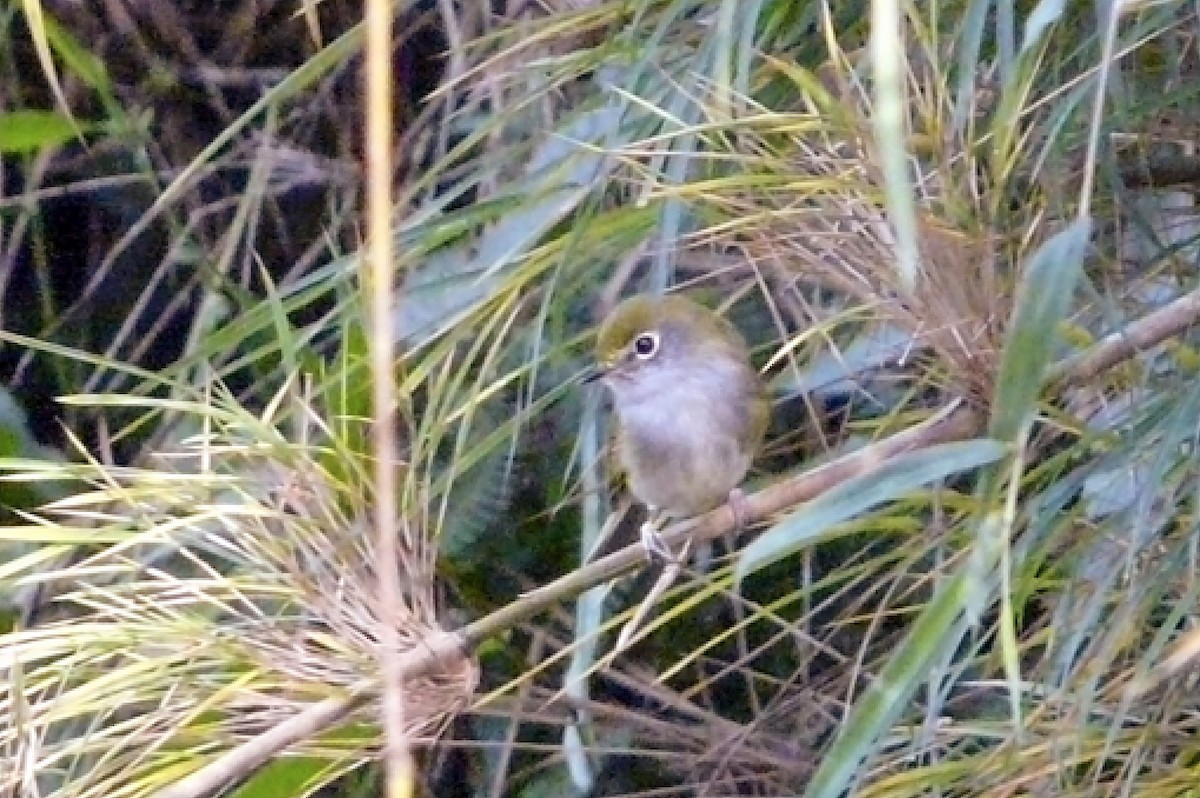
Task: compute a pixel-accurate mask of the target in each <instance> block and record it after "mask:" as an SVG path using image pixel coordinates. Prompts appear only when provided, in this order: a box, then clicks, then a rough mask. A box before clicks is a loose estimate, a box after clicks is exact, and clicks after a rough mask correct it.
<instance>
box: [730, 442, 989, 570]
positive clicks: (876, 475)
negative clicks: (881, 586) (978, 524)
mask: <svg viewBox="0 0 1200 798" xmlns="http://www.w3.org/2000/svg"><path fill="white" fill-rule="evenodd" d="M1006 451H1007V447H1006V446H1005V445H1004V444H1002V443H999V442H997V441H992V440H986V439H977V440H971V441H961V442H957V443H946V444H941V445H939V446H931V447H930V448H928V449H922V450H920V451H916V452H910V453H907V454H902V455H900V456H898V457H896V458H894V459H892V460H890V461H888V462H887V463H885V464H884V465H883V466H882V467H880V468H879V469H877V470H875V471H873V472H871V473H869V474H864V475H862V476H860V477H856V478H854V479H851V480H849V481H847V482H844V483H842V484H841V485H839V486H838V487H836V488H834V489H833V490H830V491H828V492H827V493H825V494H823V495H822V496H820V497H819V498H817V499H814V500H813V501H811V502H808V503H807V504H805V505H803V506H802V507H801V508H800V509H799V510H798V511H796V512H795V513H793V514H792V515H790V516H788V517H787V518H785V519H784V520H783V521H781V522H780V523H778V524H776V525H775V526H774V527H772V528H771V529H769V530H767V532H766V533H765V534H763V535H762V536H761V537H759V538H758V539H757V540H755V541H754V542H753V543H751V544H750V545H749V546H747V547H746V549H745V550H744V551H743V552H742V554H741V556H740V557H739V558H738V564H737V570H736V572H735V578H736V579H738V580H740V579H743V578H744V577H746V576H747V575H748V574H751V573H753V572H755V571H757V570H759V569H760V568H763V567H765V566H767V565H770V564H771V563H774V562H777V561H778V560H780V559H782V558H784V557H787V556H788V555H790V554H793V553H794V552H797V551H799V550H801V549H803V548H805V547H807V546H810V545H812V544H813V543H814V542H815V541H817V540H819V539H820V538H821V536H822V535H824V534H825V533H826V532H827V531H828V530H829V529H830V528H831V527H833V526H834V525H836V524H839V523H841V522H843V521H845V520H847V519H850V518H853V517H854V516H856V515H860V514H862V513H865V512H867V511H868V510H871V509H873V508H874V507H877V506H878V505H880V504H883V503H884V502H888V501H893V500H895V499H898V498H902V497H904V496H906V495H908V494H910V493H912V492H913V491H914V490H916V489H918V488H920V487H922V486H924V485H927V484H929V483H930V482H936V481H937V480H939V479H944V478H945V477H948V476H950V475H951V474H956V473H959V472H962V471H969V470H971V469H973V468H978V467H979V466H981V465H985V464H987V463H991V462H995V461H996V460H998V459H1000V458H1001V457H1003V456H1004V454H1005V452H1006Z"/></svg>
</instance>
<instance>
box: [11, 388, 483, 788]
mask: <svg viewBox="0 0 1200 798" xmlns="http://www.w3.org/2000/svg"><path fill="white" fill-rule="evenodd" d="M291 410H292V411H293V412H291V413H285V414H284V415H290V416H291V417H292V418H293V419H297V418H299V419H304V418H308V419H313V418H315V413H314V412H313V409H312V408H311V407H309V406H307V405H303V404H302V403H299V402H297V405H296V406H294V407H292V408H291ZM240 412H241V414H242V415H240V416H239V411H238V410H237V409H236V408H226V409H225V412H224V413H213V414H211V416H210V417H209V418H208V419H207V422H206V423H207V426H208V427H209V431H208V432H207V433H205V434H203V435H197V436H195V437H193V438H191V439H190V440H187V441H185V442H183V443H181V444H180V445H179V446H178V447H177V448H175V449H174V450H173V451H169V452H163V453H162V457H161V459H159V462H160V463H164V464H167V465H169V466H170V468H169V469H149V468H143V469H140V470H130V471H127V472H125V473H114V472H111V471H108V472H104V473H103V474H99V473H98V474H97V475H96V481H97V483H98V485H99V487H98V489H97V490H95V491H93V492H92V493H90V494H86V495H77V496H75V497H73V498H72V499H71V500H69V501H64V502H62V503H60V504H59V505H57V506H51V507H48V508H47V509H46V511H45V514H44V518H43V520H42V523H43V524H44V526H45V529H46V531H47V534H51V533H53V532H61V534H62V536H63V538H64V539H70V538H72V537H74V536H75V535H77V534H79V533H81V532H86V531H87V530H89V529H94V528H96V523H97V520H98V519H105V524H104V527H102V528H101V531H103V529H104V528H105V527H107V528H109V529H113V530H123V531H125V532H126V534H125V536H124V537H123V538H122V539H119V540H118V541H117V542H115V543H112V544H109V545H97V546H93V547H89V548H90V549H91V550H90V551H87V552H86V553H82V556H79V557H77V558H76V560H75V561H74V562H73V563H72V564H70V565H69V566H66V567H63V568H61V569H60V570H58V571H57V572H56V573H53V574H43V575H40V576H39V577H38V578H39V579H41V580H43V581H45V582H46V583H47V586H48V587H49V588H50V590H51V591H52V596H51V600H49V601H48V602H47V603H45V604H44V606H43V607H42V608H41V610H40V612H39V618H38V623H37V625H36V626H34V627H32V628H29V629H27V630H25V631H22V632H17V633H14V634H11V635H8V636H6V637H5V638H3V640H2V641H0V662H2V663H3V667H4V669H5V670H6V671H7V672H8V673H9V675H10V677H11V676H15V675H16V674H20V675H21V678H20V679H16V678H10V679H9V680H8V682H7V686H6V688H5V691H4V693H3V696H2V698H0V705H2V706H5V707H7V708H8V709H9V711H6V712H5V713H4V714H3V717H4V718H5V721H4V722H3V723H0V749H2V750H6V751H9V752H11V753H12V755H13V757H14V761H23V762H28V763H32V770H31V769H25V770H24V771H7V770H6V771H5V772H4V773H3V774H0V786H2V787H3V788H4V789H6V790H21V789H30V788H31V787H32V785H31V783H29V781H28V778H29V774H30V773H31V772H37V773H39V774H41V775H40V777H39V784H40V785H41V789H42V790H43V791H44V792H43V794H49V795H53V794H57V793H58V791H59V790H67V789H69V790H70V791H71V794H74V795H85V796H86V795H96V796H99V795H112V794H123V795H144V794H151V793H153V792H156V791H157V790H159V789H162V788H164V787H166V786H168V784H170V783H172V782H173V781H174V778H173V777H171V775H170V774H171V773H172V772H173V768H174V767H175V766H177V764H178V760H179V757H180V755H181V753H182V752H184V751H187V752H188V756H189V758H194V757H199V758H201V759H205V758H208V757H210V756H212V755H213V754H215V753H217V752H218V751H219V750H221V749H222V748H225V747H227V746H235V745H237V744H238V743H239V742H244V741H246V740H250V739H253V738H255V737H257V736H259V735H261V734H263V733H264V732H267V731H269V730H271V729H273V728H274V727H276V726H277V725H278V724H279V723H280V722H281V721H283V720H285V719H287V718H290V717H292V716H294V715H295V714H296V713H298V712H301V711H303V710H304V709H305V708H306V707H309V706H311V705H313V704H315V703H319V702H321V701H323V700H328V699H329V698H330V697H333V696H337V695H342V694H345V693H346V692H347V691H350V692H354V691H356V690H359V689H360V687H361V685H362V684H364V683H368V684H376V685H377V684H378V681H377V674H378V655H379V646H380V644H381V638H382V636H383V635H382V630H383V629H384V628H385V626H390V627H391V628H392V629H393V630H394V632H393V634H394V637H395V639H396V640H397V642H398V650H399V653H400V654H401V655H403V654H404V653H405V652H410V651H416V650H423V649H424V648H425V647H426V646H428V645H430V644H431V643H433V644H436V643H437V641H438V640H439V639H440V638H442V637H444V636H445V633H444V632H443V631H442V630H441V627H440V619H439V611H438V607H437V604H436V601H435V589H436V588H435V585H434V574H433V573H432V571H431V570H430V563H431V558H430V557H429V556H428V555H427V554H426V553H424V552H422V551H419V550H418V549H419V548H420V547H422V546H428V545H431V543H430V542H429V538H428V537H427V536H424V535H412V536H410V537H409V538H408V539H407V545H406V546H401V548H400V551H399V552H398V561H397V563H396V566H395V567H397V568H398V571H399V572H400V573H403V574H405V577H406V581H405V583H404V584H403V592H402V594H401V596H400V601H399V602H398V603H397V604H395V605H392V606H383V605H381V604H380V602H379V598H378V592H377V581H376V569H377V568H378V566H379V561H378V557H377V553H376V551H375V547H374V545H373V539H372V535H371V534H370V526H371V515H370V512H369V506H370V505H369V499H368V497H369V495H370V490H369V488H368V487H367V486H366V485H365V484H361V483H359V482H358V481H357V480H358V477H357V476H356V475H359V474H361V471H362V467H363V465H364V463H354V462H346V461H345V459H344V458H345V457H347V456H348V455H347V454H346V452H345V450H344V449H340V448H339V447H337V446H333V445H330V444H331V441H330V440H329V439H328V438H327V436H326V434H325V432H324V430H323V428H322V426H320V425H315V426H312V427H309V429H308V430H307V431H306V432H304V433H303V434H301V435H300V436H299V438H300V439H301V440H303V441H305V442H304V443H303V444H288V443H284V442H282V441H279V440H278V439H276V442H275V443H269V442H268V440H269V438H267V437H266V436H263V435H262V434H261V427H262V425H263V424H264V421H263V420H262V419H255V418H253V417H250V416H247V415H245V414H244V411H240ZM222 420H225V423H223V422H222ZM98 539H99V538H98ZM414 547H416V548H414ZM443 663H444V667H443V668H442V669H440V670H436V671H434V672H430V673H428V674H427V675H424V676H421V677H418V678H415V679H410V680H408V681H406V682H405V683H404V684H403V685H402V686H401V690H402V691H403V693H404V696H405V722H406V728H405V733H406V735H408V736H409V737H410V738H411V739H413V740H427V739H430V738H431V737H432V736H435V735H436V734H437V733H438V732H439V730H440V729H441V728H442V727H443V725H444V724H445V722H446V720H447V719H448V718H449V717H451V716H452V715H453V713H454V712H455V711H456V710H457V709H458V708H460V707H462V706H463V705H464V703H465V702H466V701H467V700H468V698H469V697H470V695H471V693H472V692H473V690H474V687H475V682H476V679H477V671H476V667H475V664H474V662H473V661H472V660H471V659H470V658H468V657H458V658H448V659H445V660H443ZM377 697H378V693H377V690H376V689H371V690H370V695H368V696H364V698H366V699H368V700H369V701H370V704H371V707H372V708H371V709H369V710H367V714H364V715H362V716H361V717H362V720H363V721H364V722H365V723H366V726H365V727H362V730H360V731H359V732H356V733H354V734H352V735H350V736H348V737H347V736H344V735H343V736H341V739H337V738H329V737H324V736H321V735H318V736H315V737H314V738H313V739H311V740H309V741H307V742H306V743H305V744H304V745H300V746H298V747H297V749H296V750H297V751H305V752H309V753H311V754H314V755H316V756H321V757H326V758H328V759H330V760H331V761H333V762H343V763H353V762H357V761H363V760H364V759H367V758H372V757H373V756H374V755H375V752H376V751H377V750H378V746H379V742H380V738H379V735H378V732H371V731H369V730H370V729H371V728H372V727H373V725H374V723H373V719H374V718H375V717H376V714H375V713H377V711H378V709H377V707H376V706H375V699H377ZM19 706H23V707H24V709H23V711H22V712H20V713H17V712H14V711H12V710H14V709H15V708H17V707H19ZM18 719H20V720H19V721H18ZM193 761H194V759H193ZM236 775H240V776H245V775H247V774H245V773H242V774H236Z"/></svg>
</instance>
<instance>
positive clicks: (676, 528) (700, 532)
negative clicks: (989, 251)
mask: <svg viewBox="0 0 1200 798" xmlns="http://www.w3.org/2000/svg"><path fill="white" fill-rule="evenodd" d="M1198 322H1200V290H1197V291H1194V292H1192V293H1190V294H1186V295H1184V296H1182V297H1180V298H1179V299H1177V300H1175V301H1174V302H1172V303H1170V304H1169V305H1166V306H1164V307H1162V308H1160V309H1159V310H1156V311H1154V312H1153V313H1151V314H1150V315H1148V316H1146V317H1145V318H1143V319H1140V320H1139V321H1137V322H1135V323H1133V324H1131V325H1129V326H1128V327H1127V328H1125V329H1124V330H1123V331H1121V332H1120V333H1114V334H1113V335H1110V336H1108V337H1107V338H1105V339H1104V340H1102V341H1101V342H1100V343H1098V344H1096V345H1095V346H1094V347H1092V349H1091V350H1089V351H1088V352H1086V353H1084V354H1083V355H1081V356H1078V357H1075V358H1069V359H1067V360H1065V361H1063V362H1061V363H1059V364H1057V365H1055V366H1053V367H1051V368H1050V370H1049V374H1048V375H1047V378H1048V381H1062V382H1064V383H1067V384H1078V383H1082V382H1086V381H1087V380H1089V379H1090V378H1092V377H1094V376H1095V375H1096V374H1097V373H1099V372H1100V371H1101V370H1102V369H1104V368H1108V367H1111V366H1113V365H1115V364H1117V363H1119V362H1121V361H1122V360H1126V359H1128V358H1130V357H1132V356H1133V355H1135V354H1136V353H1137V352H1139V351H1141V350H1143V349H1146V348H1148V347H1150V346H1153V345H1155V344H1159V343H1161V342H1162V341H1164V340H1166V339H1167V338H1169V337H1171V336H1173V335H1175V334H1177V333H1179V332H1182V331H1183V330H1185V329H1187V328H1188V327H1189V326H1191V325H1193V324H1197V323H1198ZM985 422H986V419H985V418H984V417H983V416H982V415H981V414H979V413H978V412H976V411H975V410H973V409H971V408H969V407H965V406H964V407H954V406H951V407H949V408H947V409H946V410H943V411H942V412H941V413H939V414H938V415H936V416H934V417H933V418H931V419H929V420H928V421H926V422H924V423H923V424H919V425H917V426H915V427H912V428H911V429H907V430H905V431H903V432H901V433H898V434H896V435H893V436H892V437H890V438H887V439H886V440H882V441H879V442H878V443H875V444H872V445H871V446H867V447H864V448H862V449H859V450H858V451H855V452H853V453H851V454H848V455H845V456H843V457H840V458H838V459H837V460H834V461H832V462H829V463H826V464H825V465H823V466H821V467H819V468H816V469H813V470H812V471H808V472H805V473H803V474H799V475H797V476H796V477H794V478H792V479H789V480H785V481H783V482H780V483H778V484H775V485H772V486H770V487H768V488H765V489H764V490H761V491H759V492H758V493H755V494H753V495H751V496H748V497H746V511H747V516H748V519H749V520H752V521H761V520H764V519H766V518H768V517H770V516H771V515H773V514H775V513H779V512H783V511H785V510H787V509H789V508H791V507H794V506H795V505H797V504H799V503H801V502H804V501H808V500H810V499H813V498H815V497H817V496H819V495H821V494H822V493H825V492H826V491H828V490H829V489H831V488H833V487H835V486H837V485H840V484H842V483H843V482H845V481H846V480H848V479H851V478H853V477H856V476H859V475H862V474H867V473H870V472H872V471H874V470H876V469H878V468H879V467H880V466H881V465H883V464H884V463H885V462H887V461H888V460H891V459H892V458H894V457H896V456H898V455H900V454H903V453H905V452H910V451H915V450H918V449H924V448H928V447H930V446H934V445H936V444H941V443H949V442H951V441H957V440H965V439H969V438H971V437H974V436H976V435H978V434H980V433H981V432H982V431H983V429H984V426H985ZM733 528H734V518H733V511H732V510H731V509H730V508H729V507H728V506H723V507H720V508H719V509H717V510H714V511H712V512H711V513H708V514H707V515H705V516H702V517H701V518H700V519H699V520H692V521H685V522H681V523H678V524H674V525H673V526H671V527H670V528H669V529H667V530H666V531H665V532H664V534H663V538H664V541H665V542H666V543H667V544H668V545H670V546H678V545H680V544H681V543H682V542H683V541H684V540H686V539H692V540H694V541H695V542H696V543H699V542H701V541H705V540H713V539H715V538H718V537H721V536H722V535H725V534H727V533H729V532H730V531H732V530H733ZM644 560H645V549H644V548H643V547H642V546H641V544H640V543H636V544H633V545H631V546H627V547H626V548H624V549H621V550H620V551H616V552H613V553H612V554H610V555H608V556H607V557H604V558H602V559H600V560H597V561H595V562H593V563H591V564H589V565H587V566H585V567H583V568H579V569H577V570H575V571H572V572H571V573H569V574H567V575H566V576H563V577H560V578H559V579H556V580H555V581H553V582H551V583H550V584H548V585H545V586H544V587H540V588H538V589H537V590H534V591H531V592H530V593H527V594H526V595H525V596H523V597H521V598H520V599H519V600H517V601H514V602H513V603H511V604H509V605H507V606H504V607H501V608H500V609H499V610H497V611H496V612H493V613H492V614H491V615H488V616H486V617H484V618H480V619H479V620H477V621H475V622H474V623H471V624H469V625H468V626H466V627H465V628H464V629H462V631H461V632H459V633H458V634H450V633H447V634H446V635H444V636H442V637H440V638H436V639H433V640H430V641H428V645H427V646H426V647H425V648H422V649H421V650H419V651H410V652H407V653H405V654H403V655H401V656H399V657H398V658H397V663H396V666H397V669H398V670H399V671H400V673H401V675H402V677H403V679H405V680H408V679H413V678H417V677H420V676H424V675H427V674H428V673H430V672H431V671H432V670H433V669H434V668H435V667H437V666H438V665H439V663H442V662H445V661H447V660H453V659H454V658H458V657H463V656H468V652H471V651H473V650H474V649H475V647H476V646H477V645H479V644H480V643H481V642H483V641H484V640H486V639H488V638H489V637H491V636H493V635H495V634H497V633H498V632H501V631H503V630H505V629H508V628H511V627H512V626H514V625H516V624H517V623H519V622H521V621H525V620H528V619H529V618H531V617H533V616H535V615H537V614H539V613H541V612H542V611H544V610H546V609H549V608H550V607H552V606H554V605H555V604H557V603H559V602H561V601H565V600H567V599H570V598H573V597H575V596H578V595H579V594H580V593H582V592H583V591H585V590H587V589H588V588H591V587H595V586H596V585H598V584H601V583H603V582H607V581H609V580H611V579H615V578H617V577H619V576H621V575H623V574H626V573H628V572H630V571H633V570H635V569H636V568H638V567H639V566H641V564H642V563H643V562H644ZM377 690H378V685H377V682H376V680H367V681H364V682H362V683H361V684H360V686H358V687H356V688H355V689H354V690H352V691H350V692H348V693H347V694H346V695H345V696H344V697H341V698H328V699H325V700H324V701H320V702H318V703H316V704H313V705H312V706H311V707H309V708H308V709H305V710H303V711H302V712H300V713H298V714H296V715H295V716H293V717H292V718H290V719H288V720H286V721H284V722H283V723H280V724H279V725H278V726H276V727H275V728H273V729H271V730H270V731H269V732H266V733H264V734H262V735H260V736H259V737H256V738H254V739H253V740H250V741H248V742H246V743H244V744H242V745H241V746H239V747H237V748H235V749H234V750H232V751H230V752H228V753H227V754H225V755H224V756H222V757H221V758H220V759H217V760H215V761H214V762H212V763H210V764H208V765H206V766H205V767H203V768H201V769H199V770H197V771H196V772H195V773H193V774H192V775H190V776H188V777H186V778H184V779H181V780H180V781H178V782H176V783H175V784H174V785H173V786H171V787H169V788H167V789H166V790H163V791H162V792H160V793H159V796H158V798H200V797H201V796H205V795H209V794H211V793H213V792H214V791H216V790H217V789H219V788H221V787H223V786H225V785H227V784H230V783H232V782H233V781H234V780H235V779H238V778H242V777H244V776H245V775H247V774H249V773H251V772H253V771H254V769H255V768H258V767H259V766H260V765H261V764H262V763H263V762H265V761H266V760H267V759H269V758H270V757H272V756H274V755H275V754H277V753H279V752H280V751H282V750H283V749H285V748H286V747H287V746H289V745H291V744H293V743H296V742H300V741H302V740H305V739H307V738H309V737H311V736H312V735H313V734H315V733H317V732H319V731H321V730H323V729H326V728H328V727H329V726H331V725H333V724H334V723H337V722H338V721H339V720H341V719H343V718H345V717H346V715H348V714H349V713H350V712H351V711H352V710H354V709H355V708H356V707H358V706H360V705H361V704H362V703H364V702H365V701H366V700H368V699H369V698H370V697H371V696H372V695H374V694H375V692H376V691H377Z"/></svg>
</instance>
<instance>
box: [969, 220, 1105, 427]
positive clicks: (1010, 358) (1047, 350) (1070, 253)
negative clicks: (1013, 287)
mask: <svg viewBox="0 0 1200 798" xmlns="http://www.w3.org/2000/svg"><path fill="white" fill-rule="evenodd" d="M1091 232H1092V224H1091V220H1090V219H1087V218H1080V219H1076V220H1075V221H1074V222H1072V223H1071V224H1070V225H1068V226H1067V227H1066V229H1064V230H1062V231H1060V232H1058V233H1056V234H1055V235H1054V236H1052V237H1051V238H1050V239H1049V240H1048V241H1046V243H1044V244H1042V246H1041V247H1039V248H1038V251H1037V252H1036V253H1034V255H1033V258H1032V259H1031V260H1030V262H1029V264H1028V266H1026V268H1025V275H1024V277H1023V279H1022V281H1021V286H1020V290H1019V292H1018V294H1017V303H1016V309H1015V310H1014V312H1013V318H1012V321H1011V323H1010V324H1009V329H1008V334H1007V340H1006V341H1005V345H1004V355H1003V358H1002V359H1001V361H1000V373H999V375H998V377H997V379H996V393H995V397H994V398H993V400H992V418H991V422H990V425H989V428H988V431H989V434H990V435H991V436H992V437H993V438H995V439H996V440H1002V441H1012V440H1015V439H1016V437H1017V435H1018V434H1019V433H1020V431H1021V429H1022V427H1023V426H1024V425H1025V423H1026V421H1027V419H1028V418H1029V414H1030V413H1031V412H1032V408H1033V405H1034V403H1035V402H1036V401H1037V397H1038V394H1039V393H1040V392H1041V389H1042V379H1043V376H1044V374H1045V371H1046V366H1047V365H1048V364H1049V363H1050V360H1051V358H1052V357H1053V356H1054V354H1055V351H1056V347H1057V344H1058V342H1059V336H1058V325H1059V323H1060V322H1061V321H1062V320H1063V318H1064V317H1065V316H1066V314H1067V310H1068V308H1070V306H1071V300H1072V298H1073V297H1074V293H1075V283H1076V281H1077V279H1078V277H1079V274H1080V272H1081V271H1082V269H1083V259H1084V255H1086V254H1087V247H1088V242H1089V240H1090V238H1091Z"/></svg>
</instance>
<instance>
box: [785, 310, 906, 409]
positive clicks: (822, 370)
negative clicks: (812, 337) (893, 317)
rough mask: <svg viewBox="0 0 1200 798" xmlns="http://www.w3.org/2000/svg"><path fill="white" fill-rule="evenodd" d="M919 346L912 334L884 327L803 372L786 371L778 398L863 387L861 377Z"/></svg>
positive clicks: (816, 360)
mask: <svg viewBox="0 0 1200 798" xmlns="http://www.w3.org/2000/svg"><path fill="white" fill-rule="evenodd" d="M914 346H915V339H914V337H913V335H912V333H910V332H908V331H907V330H902V329H900V328H899V327H897V326H895V325H892V324H881V325H878V326H875V327H872V328H870V329H869V330H867V331H866V332H864V333H863V334H861V335H859V336H857V337H856V338H855V339H854V340H853V341H851V342H850V344H849V345H848V346H845V347H843V348H841V349H839V350H838V351H836V352H834V351H830V350H829V349H828V348H827V347H822V349H821V351H820V352H819V353H818V354H817V355H816V357H814V358H813V359H812V360H811V361H810V362H809V363H808V364H807V365H806V366H805V367H804V368H802V369H800V370H799V371H793V370H792V369H784V370H783V371H782V372H781V373H780V375H779V377H778V378H777V379H776V380H774V381H773V383H772V391H773V392H774V393H775V394H776V395H789V396H790V395H794V394H798V393H815V394H818V395H821V394H838V393H845V392H847V391H853V390H855V389H857V388H858V387H859V375H862V374H863V373H864V372H870V371H874V370H875V369H878V368H880V367H881V366H886V365H888V364H891V363H895V362H896V360H897V359H899V358H900V357H901V356H903V355H904V353H905V352H909V351H911V350H912V349H913V347H914Z"/></svg>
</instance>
